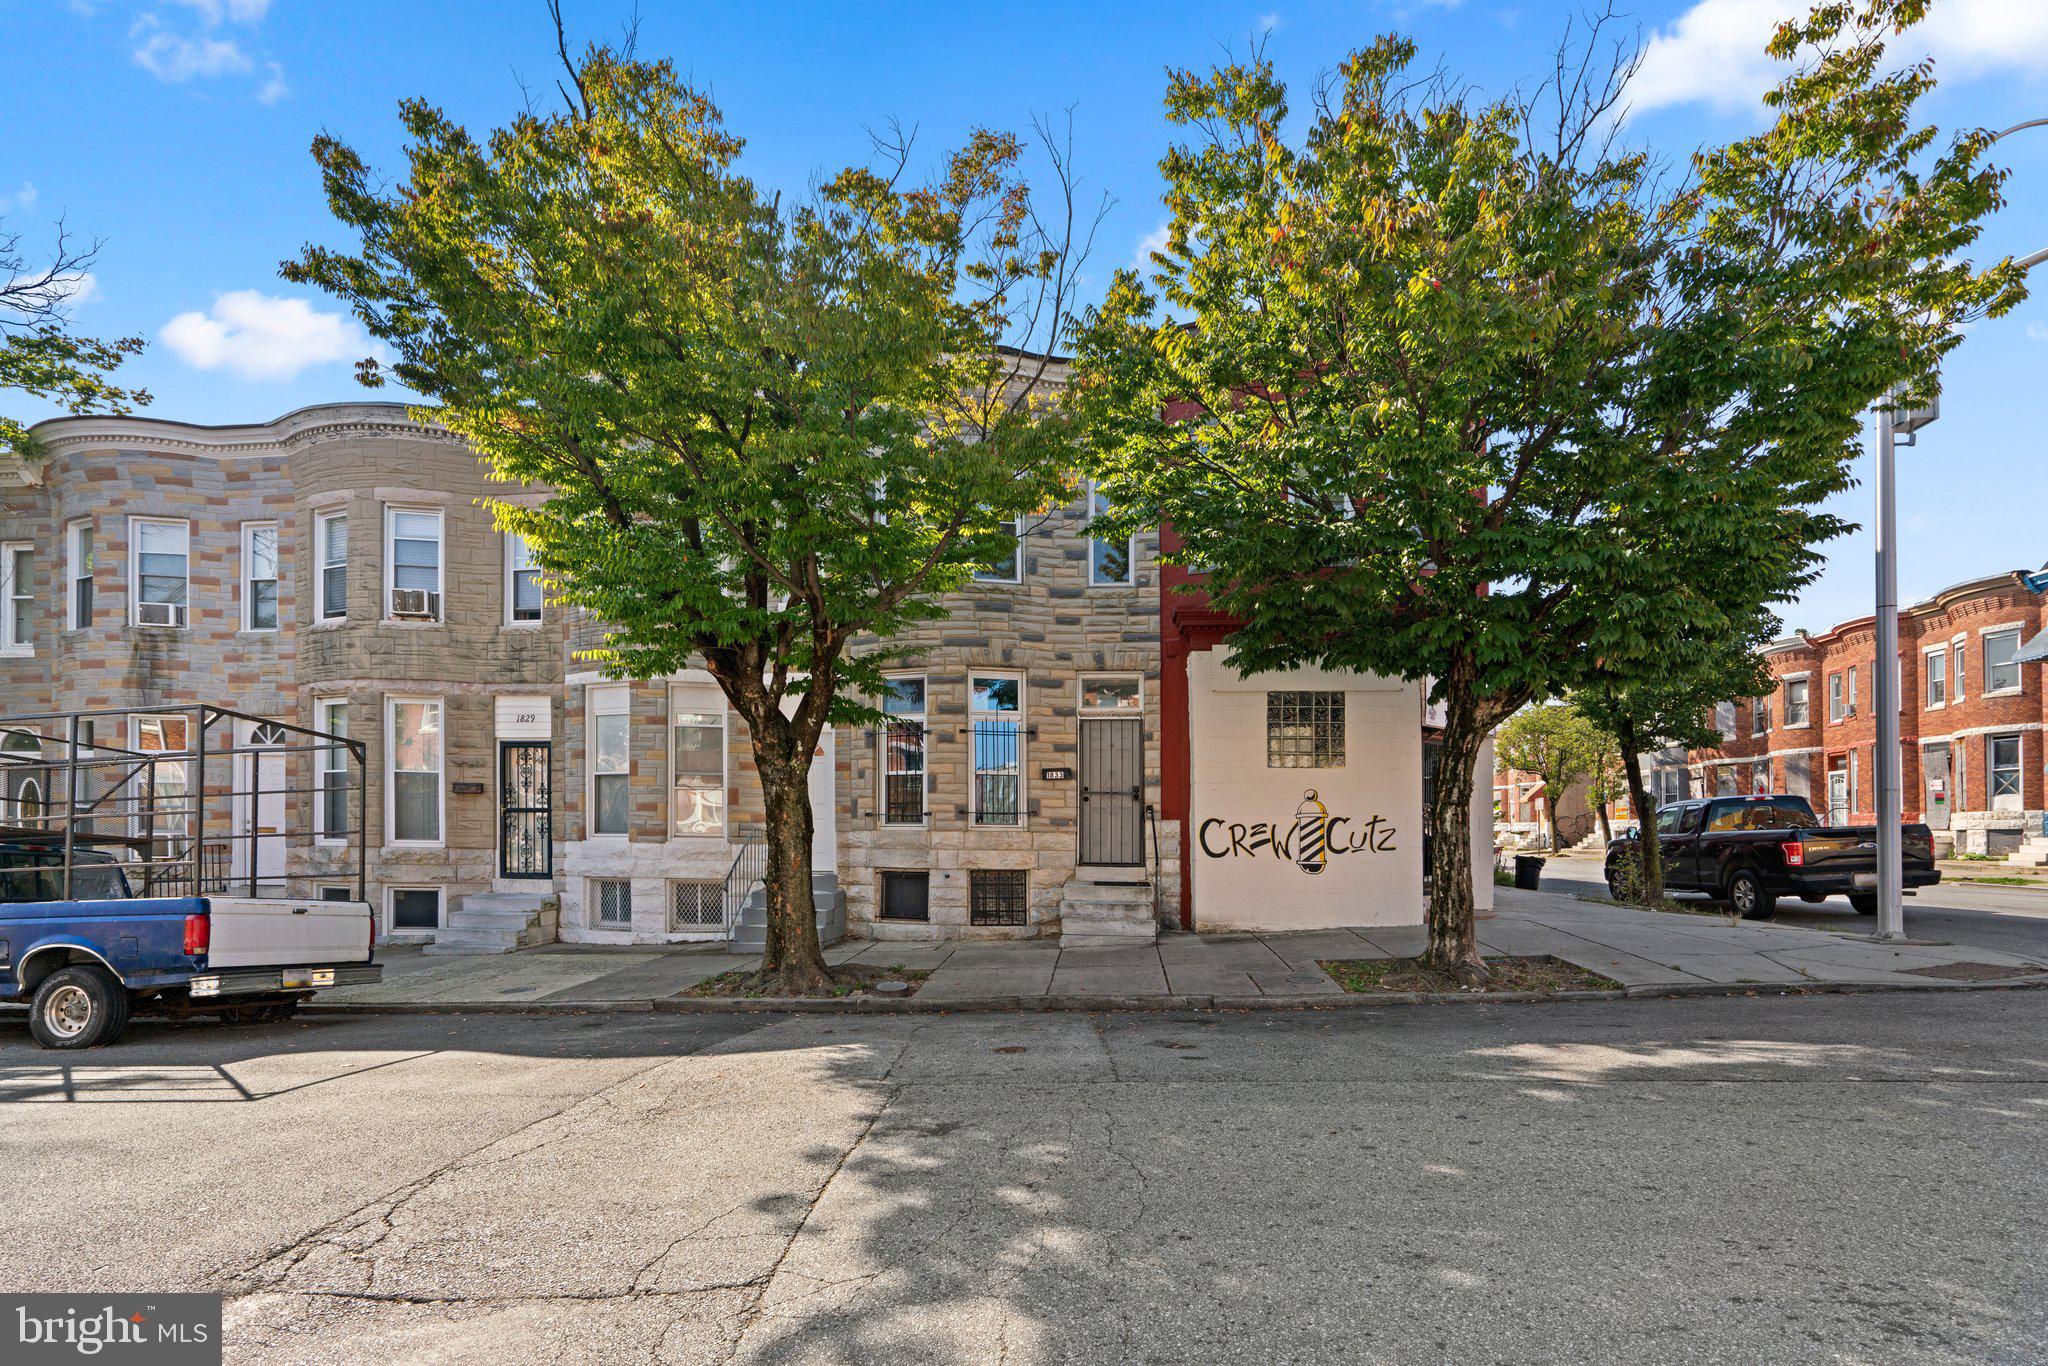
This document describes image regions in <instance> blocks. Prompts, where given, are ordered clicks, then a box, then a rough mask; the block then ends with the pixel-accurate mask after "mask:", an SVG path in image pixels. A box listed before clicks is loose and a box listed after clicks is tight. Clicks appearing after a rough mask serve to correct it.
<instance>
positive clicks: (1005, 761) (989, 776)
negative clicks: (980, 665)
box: [968, 675, 1024, 825]
mask: <svg viewBox="0 0 2048 1366" xmlns="http://www.w3.org/2000/svg"><path fill="white" fill-rule="evenodd" d="M968 696H969V705H970V709H971V713H972V723H973V732H974V823H975V824H976V825H1021V824H1022V823H1023V807H1022V804H1021V801H1020V798H1021V795H1022V793H1021V791H1020V789H1021V786H1022V782H1023V776H1024V771H1023V766H1022V763H1021V762H1020V760H1021V754H1020V750H1021V748H1022V743H1021V742H1022V739H1023V734H1024V723H1023V710H1024V709H1023V702H1024V680H1023V679H1021V678H1003V677H993V676H991V677H982V676H979V675H977V676H975V677H974V678H973V679H972V680H971V682H970V686H969V689H968Z"/></svg>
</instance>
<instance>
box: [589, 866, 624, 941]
mask: <svg viewBox="0 0 2048 1366" xmlns="http://www.w3.org/2000/svg"><path fill="white" fill-rule="evenodd" d="M590 921H591V923H592V924H593V925H596V926H598V927H599V928H601V929H608V930H623V929H626V928H628V927H630V926H631V925H632V923H633V884H632V883H630V882H628V881H626V879H624V878H601V879H599V880H597V881H595V882H593V883H591V884H590Z"/></svg>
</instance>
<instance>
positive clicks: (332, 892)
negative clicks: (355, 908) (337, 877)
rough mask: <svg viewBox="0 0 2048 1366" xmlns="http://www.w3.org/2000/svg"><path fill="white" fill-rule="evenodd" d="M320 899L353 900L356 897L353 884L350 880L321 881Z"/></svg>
mask: <svg viewBox="0 0 2048 1366" xmlns="http://www.w3.org/2000/svg"><path fill="white" fill-rule="evenodd" d="M320 899H321V900H322V901H354V900H355V899H356V888H355V884H354V883H352V882H348V883H342V882H327V883H322V884H321V886H320Z"/></svg>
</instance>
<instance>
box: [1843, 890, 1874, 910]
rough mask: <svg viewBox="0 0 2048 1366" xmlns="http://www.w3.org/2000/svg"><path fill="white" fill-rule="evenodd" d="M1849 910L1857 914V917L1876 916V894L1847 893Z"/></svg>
mask: <svg viewBox="0 0 2048 1366" xmlns="http://www.w3.org/2000/svg"><path fill="white" fill-rule="evenodd" d="M1849 908H1850V909H1851V910H1853V911H1855V912H1856V914H1858V915H1876V914H1877V893H1876V892H1851V893H1849Z"/></svg>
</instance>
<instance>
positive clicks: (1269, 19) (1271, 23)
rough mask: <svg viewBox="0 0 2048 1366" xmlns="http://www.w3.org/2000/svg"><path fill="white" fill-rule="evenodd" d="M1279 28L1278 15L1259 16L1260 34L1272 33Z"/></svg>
mask: <svg viewBox="0 0 2048 1366" xmlns="http://www.w3.org/2000/svg"><path fill="white" fill-rule="evenodd" d="M1278 27H1280V16H1279V15H1277V14H1261V15H1260V16H1259V32H1261V33H1271V32H1272V31H1273V30H1274V29H1276V28H1278Z"/></svg>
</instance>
